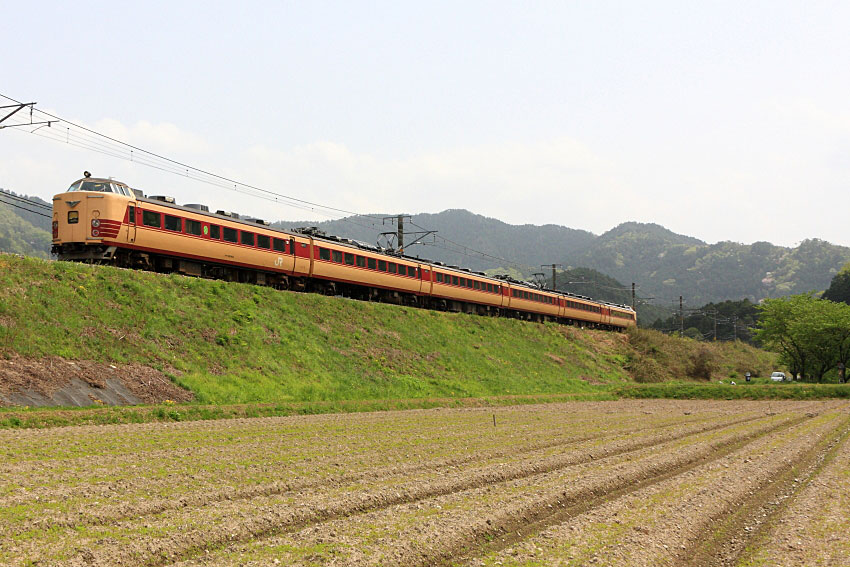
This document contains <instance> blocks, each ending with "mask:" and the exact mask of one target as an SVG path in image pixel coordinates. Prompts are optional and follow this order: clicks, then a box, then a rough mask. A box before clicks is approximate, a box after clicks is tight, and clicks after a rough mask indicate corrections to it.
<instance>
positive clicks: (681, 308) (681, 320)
mask: <svg viewBox="0 0 850 567" xmlns="http://www.w3.org/2000/svg"><path fill="white" fill-rule="evenodd" d="M683 303H684V302H683V301H682V296H681V295H680V296H679V336H680V337H684V336H685V309H684V306H683Z"/></svg>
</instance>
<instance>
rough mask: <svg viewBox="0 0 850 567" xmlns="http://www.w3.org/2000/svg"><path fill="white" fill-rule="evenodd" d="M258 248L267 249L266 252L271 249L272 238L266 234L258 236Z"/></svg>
mask: <svg viewBox="0 0 850 567" xmlns="http://www.w3.org/2000/svg"><path fill="white" fill-rule="evenodd" d="M257 248H265V249H266V250H268V249H269V248H271V238H269V237H268V236H266V235H265V234H258V235H257Z"/></svg>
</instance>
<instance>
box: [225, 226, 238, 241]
mask: <svg viewBox="0 0 850 567" xmlns="http://www.w3.org/2000/svg"><path fill="white" fill-rule="evenodd" d="M222 236H223V237H224V240H225V242H233V243H234V244H235V243H236V242H237V240H236V229H235V228H230V227H229V226H226V227H224V230H223V231H222Z"/></svg>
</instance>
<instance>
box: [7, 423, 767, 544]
mask: <svg viewBox="0 0 850 567" xmlns="http://www.w3.org/2000/svg"><path fill="white" fill-rule="evenodd" d="M755 419H758V418H757V417H749V416H747V417H742V418H739V419H731V420H728V421H726V422H723V423H713V422H708V423H706V422H702V423H697V424H695V425H690V424H686V425H683V424H677V425H675V426H673V427H676V428H677V429H678V431H677V433H676V434H675V435H674V436H672V437H670V436H665V435H663V434H659V435H652V436H650V437H648V438H644V439H640V438H639V437H637V434H638V433H646V432H648V431H647V429H644V430H641V431H639V432H634V433H632V434H630V435H628V436H624V434H623V433H622V432H619V431H618V432H616V433H614V434H610V435H606V434H598V435H588V436H583V437H577V438H574V439H571V440H568V441H558V442H553V443H539V444H536V445H537V446H536V447H533V448H529V450H526V451H521V450H516V451H505V452H503V453H500V454H495V455H484V456H479V455H476V454H471V455H468V456H465V457H460V458H455V459H447V460H441V461H437V462H427V461H426V462H421V463H418V464H412V465H402V466H394V467H387V468H384V469H378V470H366V471H362V472H359V473H353V474H349V475H337V476H329V477H325V478H319V479H315V478H305V479H297V480H293V481H291V482H274V483H269V484H260V485H256V486H250V487H247V488H241V489H240V488H228V489H225V490H220V489H219V490H214V491H212V492H203V493H198V492H197V491H195V492H191V493H189V494H183V495H181V496H179V497H178V498H172V499H153V500H151V499H148V500H146V501H145V502H144V503H142V504H137V505H134V506H132V507H128V506H127V504H119V505H116V506H110V505H102V506H100V507H98V508H97V509H96V510H95V511H94V512H93V513H90V514H88V515H81V514H80V513H73V514H67V515H64V516H53V517H49V518H45V517H41V518H39V519H37V520H34V521H32V522H21V523H20V524H19V527H18V528H17V529H18V530H28V529H32V528H34V527H38V528H40V529H50V528H55V527H69V526H79V525H99V524H107V523H112V522H116V521H119V520H124V519H129V518H140V517H143V516H149V515H155V514H161V513H163V512H167V511H169V510H177V509H181V508H196V507H201V506H207V505H210V504H214V503H216V502H224V501H228V502H232V501H238V500H249V499H252V498H257V497H262V496H276V495H282V494H286V493H296V492H301V491H306V490H309V489H311V488H321V489H327V488H329V487H340V486H343V485H346V484H355V483H362V484H367V483H368V484H374V483H378V482H382V481H386V480H389V479H392V478H394V477H399V476H410V475H413V474H415V473H418V472H420V471H428V472H429V474H431V475H434V474H440V473H441V472H443V473H445V474H457V472H458V470H457V469H458V468H460V467H462V466H463V465H467V464H470V463H475V464H476V465H478V466H477V467H476V468H478V469H480V468H481V467H480V465H481V463H482V462H486V461H487V460H495V459H499V458H504V457H506V456H517V455H519V456H521V457H522V461H521V462H520V463H518V466H519V469H518V470H517V471H515V472H514V473H513V474H515V475H516V476H515V477H511V476H510V474H511V473H507V476H505V479H506V480H510V479H511V478H520V477H522V476H523V475H525V474H534V473H536V472H548V471H551V470H556V469H558V468H562V467H564V466H569V465H574V464H578V463H580V462H583V460H584V461H588V460H592V459H593V458H600V457H605V456H612V455H616V454H619V453H621V452H628V451H634V450H639V449H641V448H644V447H648V446H652V445H653V444H656V443H658V442H659V439H663V440H664V441H669V440H672V439H677V438H683V437H685V436H687V435H695V434H698V433H703V432H706V431H713V430H716V429H722V428H726V427H729V426H732V425H737V424H742V423H747V422H750V421H754V420H755ZM670 427H671V426H666V425H665V426H661V427H658V428H652V429H649V432H651V431H664V430H667V429H668V428H670ZM608 438H612V439H615V440H616V441H615V443H616V444H615V446H612V447H610V448H608V447H604V446H602V447H599V448H595V449H593V452H592V453H588V454H579V455H576V457H575V458H570V459H567V460H564V459H563V458H554V459H553V458H551V457H550V458H547V457H545V456H540V455H537V454H536V453H538V452H539V451H541V450H550V449H553V448H558V447H563V446H566V445H575V446H576V448H580V447H581V445H582V444H584V443H587V442H590V441H598V440H604V439H608ZM532 461H533V462H535V463H538V464H536V465H534V466H533V467H532V468H531V469H530V471H531V472H529V468H528V467H527V466H526V465H525V463H528V462H532ZM495 466H498V467H499V468H504V466H505V463H497V464H496V465H495ZM486 474H487V473H482V474H481V476H486ZM172 484H173V483H172ZM145 486H146V488H147V489H148V490H150V489H151V486H150V483H148V484H147V485H145ZM42 497H43V496H42Z"/></svg>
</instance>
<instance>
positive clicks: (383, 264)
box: [378, 260, 387, 272]
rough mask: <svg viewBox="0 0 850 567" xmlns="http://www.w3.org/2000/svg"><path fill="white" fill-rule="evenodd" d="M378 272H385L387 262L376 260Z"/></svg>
mask: <svg viewBox="0 0 850 567" xmlns="http://www.w3.org/2000/svg"><path fill="white" fill-rule="evenodd" d="M378 271H379V272H386V271H387V261H386V260H378Z"/></svg>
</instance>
